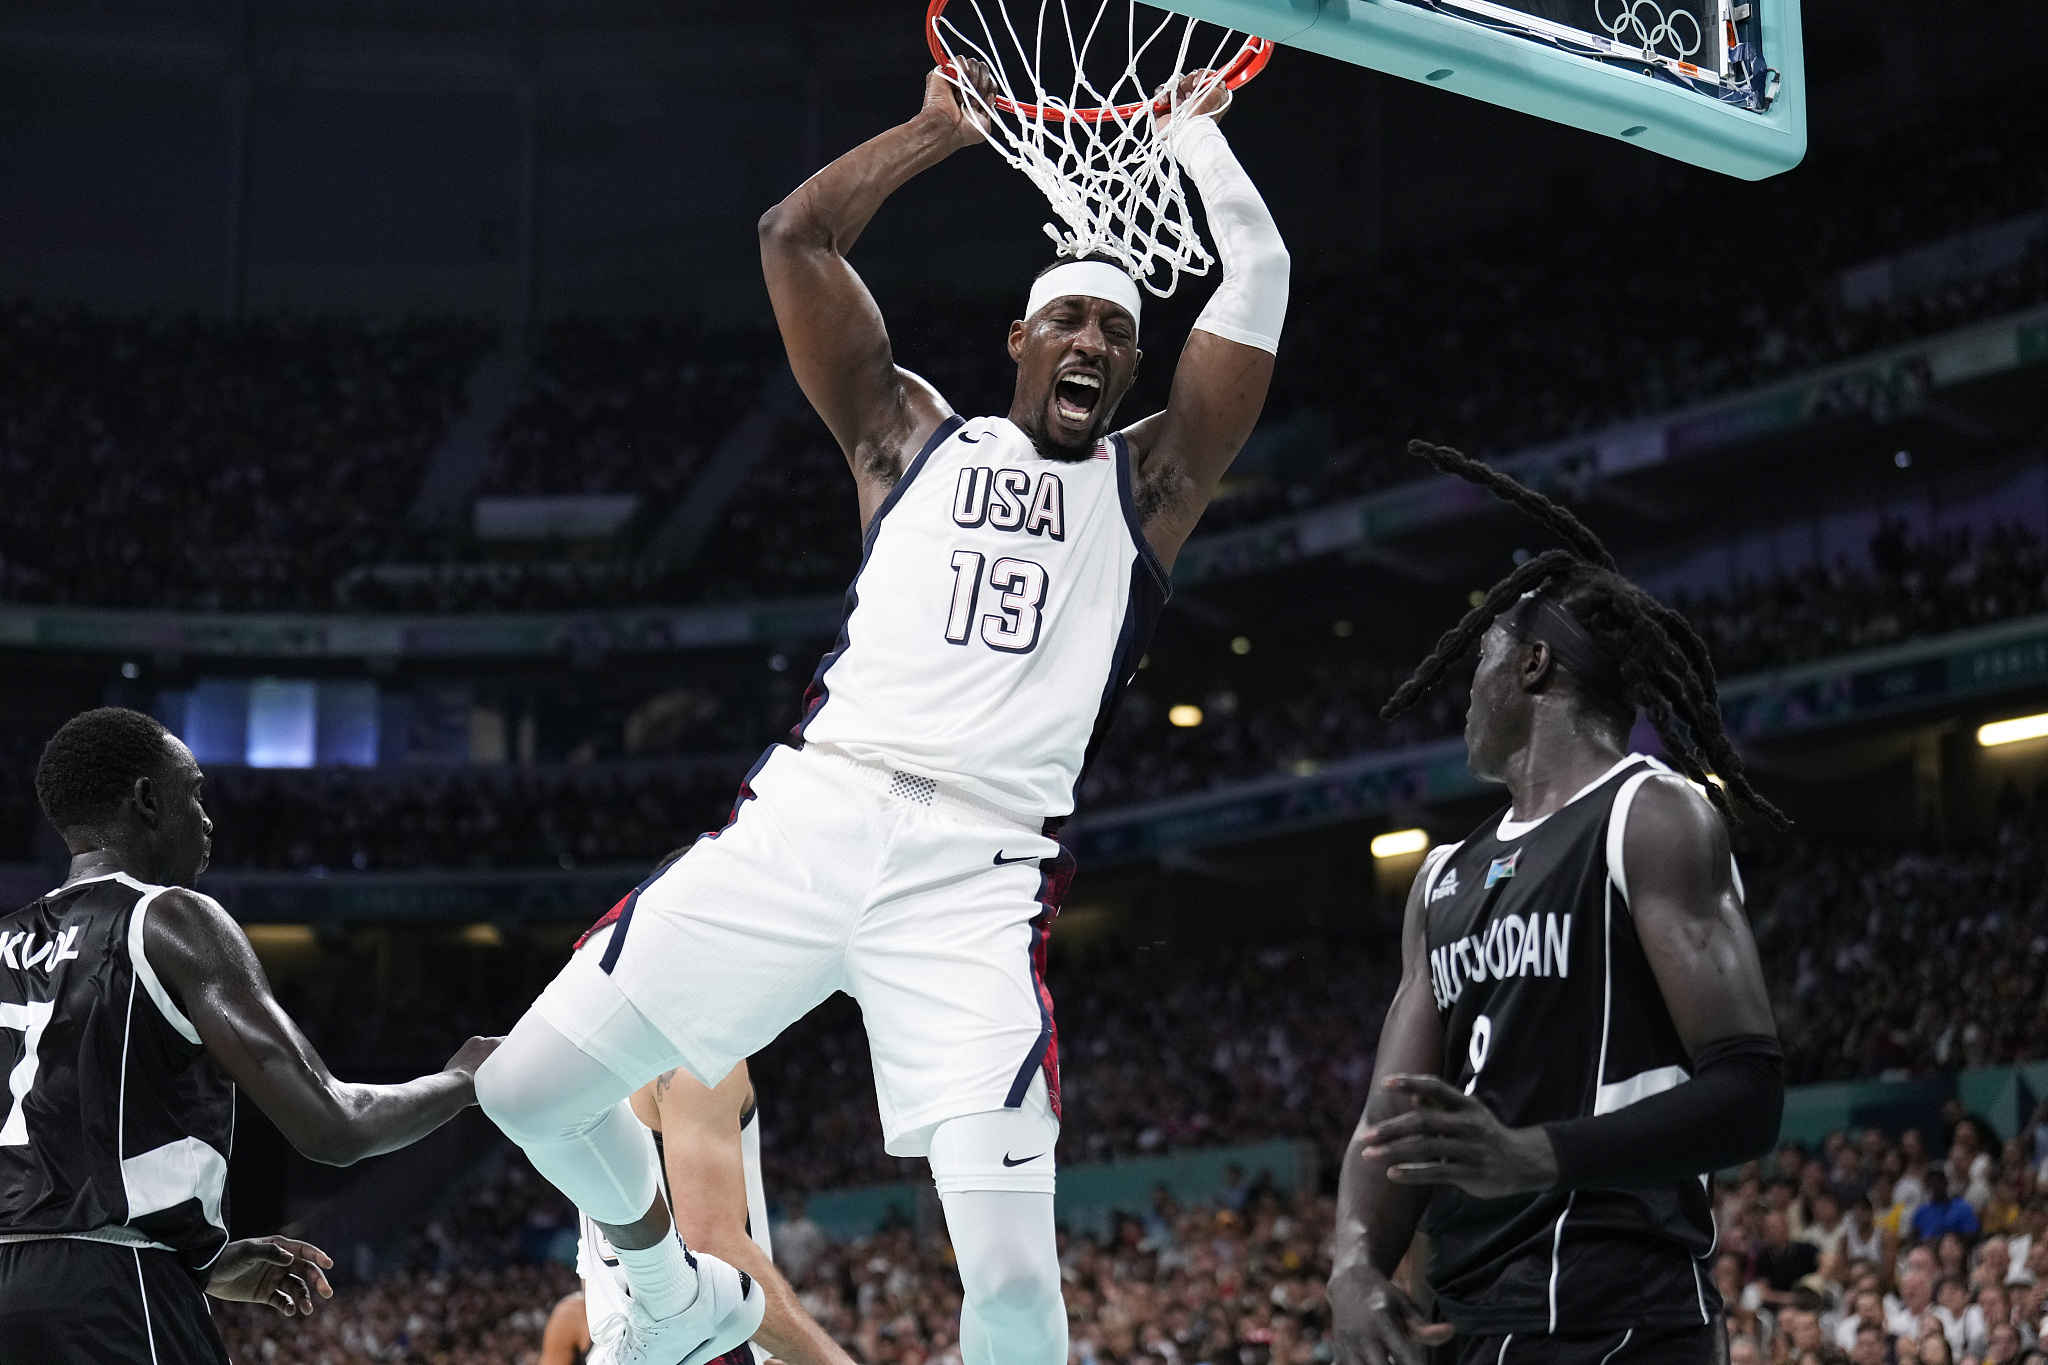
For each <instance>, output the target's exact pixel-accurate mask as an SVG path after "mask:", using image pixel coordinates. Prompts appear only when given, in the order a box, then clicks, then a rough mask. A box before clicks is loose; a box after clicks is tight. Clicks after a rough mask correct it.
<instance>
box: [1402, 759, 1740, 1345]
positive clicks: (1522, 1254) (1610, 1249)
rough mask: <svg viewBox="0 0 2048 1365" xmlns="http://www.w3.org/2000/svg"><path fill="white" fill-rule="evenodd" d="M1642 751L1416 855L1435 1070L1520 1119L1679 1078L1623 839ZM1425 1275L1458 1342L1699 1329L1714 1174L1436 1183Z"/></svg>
mask: <svg viewBox="0 0 2048 1365" xmlns="http://www.w3.org/2000/svg"><path fill="white" fill-rule="evenodd" d="M1660 771H1666V770H1665V769H1664V768H1663V765H1661V764H1658V763H1656V762H1655V760H1652V759H1647V758H1644V757H1642V756H1640V755H1636V756H1631V757H1630V758H1628V759H1625V760H1624V761H1623V762H1621V763H1619V764H1617V765H1616V766H1615V767H1614V768H1613V769H1611V770H1610V771H1609V772H1608V773H1607V774H1606V775H1605V776H1604V777H1602V778H1601V779H1600V780H1599V781H1598V782H1595V783H1594V784H1593V785H1592V786H1590V787H1588V788H1587V789H1586V790H1584V791H1582V792H1580V793H1579V795H1578V796H1576V797H1574V798H1573V799H1572V801H1571V802H1570V803H1569V804H1567V805H1566V806H1564V807H1563V808H1561V809H1560V810H1558V811H1556V812H1555V813H1553V814H1551V815H1550V816H1548V817H1546V818H1544V819H1542V820H1538V821H1534V822H1523V823H1519V824H1517V823H1514V822H1511V821H1510V820H1509V819H1508V816H1509V814H1511V812H1510V811H1503V812H1501V814H1500V815H1499V816H1497V817H1495V818H1493V819H1490V820H1488V821H1487V822H1486V823H1485V824H1484V825H1482V826H1480V827H1479V829H1477V830H1476V831H1474V832H1473V834H1472V835H1471V837H1469V838H1467V839H1466V840H1465V841H1464V842H1463V843H1461V844H1457V845H1455V846H1453V847H1451V848H1449V849H1448V850H1443V851H1440V852H1439V853H1434V854H1432V855H1431V857H1430V858H1429V859H1428V860H1427V861H1426V862H1425V863H1424V865H1423V872H1422V876H1423V878H1424V890H1423V895H1424V898H1425V909H1426V920H1427V937H1428V947H1429V976H1430V986H1431V988H1432V990H1433V991H1434V992H1435V995H1436V1004H1437V1010H1438V1017H1439V1018H1440V1019H1441V1020H1442V1021H1443V1032H1444V1052H1443V1058H1442V1073H1441V1074H1442V1075H1443V1077H1444V1079H1446V1080H1448V1081H1450V1082H1451V1083H1453V1084H1455V1085H1457V1086H1458V1087H1459V1088H1461V1089H1463V1090H1464V1091H1465V1093H1467V1094H1469V1095H1473V1096H1476V1097H1477V1098H1478V1099H1480V1100H1481V1101H1483V1102H1484V1103H1485V1104H1486V1106H1487V1107H1488V1108H1489V1109H1491V1110H1492V1111H1493V1112H1494V1113H1495V1114H1496V1115H1498V1116H1499V1118H1500V1120H1501V1121H1502V1122H1503V1123H1505V1124H1507V1125H1509V1126H1510V1127H1517V1128H1519V1127H1526V1126H1529V1125H1532V1124H1539V1123H1548V1122H1552V1121H1555V1120H1559V1119H1572V1118H1582V1117H1586V1116H1588V1115H1593V1114H1605V1113H1611V1112H1613V1111H1614V1110H1617V1109H1620V1108H1623V1107H1624V1106H1626V1105H1629V1104H1633V1103H1635V1102H1636V1101H1637V1100H1640V1099H1643V1098H1645V1097H1647V1096H1650V1095H1654V1094H1657V1093H1658V1092H1660V1091H1663V1090H1668V1089H1670V1088H1671V1087H1672V1086H1674V1085H1677V1084H1679V1083H1680V1082H1682V1081H1684V1080H1686V1079H1687V1078H1688V1072H1687V1069H1686V1068H1687V1065H1688V1062H1689V1060H1690V1059H1689V1058H1688V1056H1687V1055H1686V1051H1685V1048H1684V1046H1683V1044H1682V1043H1681V1042H1680V1041H1679V1037H1678V1030H1677V1028H1676V1027H1675V1026H1674V1025H1673V1024H1672V1022H1671V1015H1670V1012H1669V1011H1668V1010H1667V1009H1666V1008H1665V1005H1664V997H1663V994H1662V992H1661V991H1660V990H1659V989H1658V986H1657V981H1656V978H1655V977H1654V976H1653V975H1652V974H1651V971H1650V964H1649V961H1648V959H1647V958H1646V957H1645V956H1644V953H1643V947H1642V943H1641V941H1640V940H1639V939H1638V938H1637V937H1636V932H1635V922H1634V920H1633V919H1632V918H1631V917H1630V914H1629V908H1628V900H1627V897H1626V887H1625V883H1624V879H1623V877H1622V875H1621V868H1620V862H1621V834H1622V829H1623V828H1624V826H1625V822H1626V820H1627V809H1628V806H1629V805H1630V804H1631V803H1632V802H1633V800H1634V797H1635V793H1636V790H1637V789H1638V788H1639V787H1640V786H1641V785H1642V783H1643V782H1644V781H1645V780H1647V779H1648V778H1650V777H1652V776H1653V775H1655V774H1656V773H1657V772H1660ZM1423 1226H1424V1228H1425V1230H1426V1231H1427V1232H1428V1233H1429V1236H1430V1247H1431V1266H1430V1274H1429V1280H1430V1284H1431V1286H1432V1287H1433V1288H1434V1289H1435V1291H1436V1296H1437V1301H1438V1303H1439V1304H1440V1305H1441V1306H1442V1308H1443V1312H1444V1317H1445V1319H1446V1320H1447V1321H1448V1322H1450V1323H1451V1325H1452V1326H1454V1327H1455V1328H1457V1330H1458V1331H1459V1332H1460V1333H1461V1334H1465V1335H1473V1336H1494V1335H1499V1334H1502V1333H1509V1332H1531V1333H1544V1332H1574V1333H1577V1332H1601V1331H1606V1330H1609V1329H1613V1330H1615V1331H1620V1330H1623V1329H1626V1328H1631V1327H1634V1328H1644V1327H1651V1326H1658V1325H1664V1326H1673V1327H1676V1326H1683V1325H1687V1324H1699V1323H1702V1322H1705V1321H1707V1320H1708V1319H1709V1317H1710V1316H1711V1315H1712V1314H1713V1313H1714V1312H1716V1311H1718V1310H1719V1308H1720V1300H1719V1298H1718V1296H1717V1295H1716V1294H1715V1291H1714V1285H1713V1281H1712V1279H1711V1277H1710V1276H1708V1275H1707V1274H1706V1268H1705V1267H1704V1266H1703V1265H1702V1264H1701V1261H1702V1259H1703V1258H1705V1257H1707V1256H1709V1255H1710V1254H1711V1253H1712V1251H1713V1246H1714V1223H1713V1214H1712V1207H1711V1203H1710V1201H1709V1198H1708V1192H1707V1178H1706V1177H1705V1176H1701V1177H1698V1178H1694V1179H1686V1180H1678V1181H1674V1182H1672V1183H1670V1184H1668V1185H1660V1186H1652V1187H1646V1188H1637V1189H1629V1190H1600V1189H1578V1190H1571V1191H1547V1192H1544V1193H1539V1194H1529V1195H1516V1196H1513V1197H1510V1198H1507V1199H1475V1198H1473V1197H1471V1196H1469V1195H1467V1194H1465V1193H1463V1192H1462V1191H1460V1190H1458V1189H1457V1188H1455V1187H1453V1186H1448V1185H1446V1186H1439V1187H1437V1189H1436V1191H1435V1193H1434V1194H1433V1195H1432V1197H1431V1199H1430V1204H1429V1209H1428V1212H1427V1214H1426V1216H1425V1218H1424V1222H1423Z"/></svg>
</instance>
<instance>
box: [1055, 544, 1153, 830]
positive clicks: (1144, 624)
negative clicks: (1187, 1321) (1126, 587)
mask: <svg viewBox="0 0 2048 1365" xmlns="http://www.w3.org/2000/svg"><path fill="white" fill-rule="evenodd" d="M1138 544H1139V545H1140V546H1141V547H1143V546H1145V542H1144V540H1143V539H1142V538H1140V539H1139V541H1138ZM1145 550H1146V554H1147V555H1150V553H1151V550H1150V547H1145ZM1152 564H1153V566H1154V567H1155V569H1156V566H1157V564H1158V561H1157V560H1156V559H1154V560H1152ZM1138 569H1139V564H1138V563H1133V564H1132V565H1131V591H1130V596H1129V597H1128V598H1127V599H1126V601H1125V603H1124V623H1123V626H1122V628H1121V629H1120V630H1118V632H1117V637H1116V652H1115V653H1114V654H1112V655H1111V656H1110V659H1109V677H1108V679H1107V680H1105V681H1104V682H1103V684H1102V701H1101V703H1100V704H1099V705H1098V706H1097V707H1096V710H1095V728H1094V729H1093V730H1092V731H1091V732H1090V733H1089V735H1088V747H1087V748H1086V749H1083V750H1082V751H1081V771H1080V772H1078V773H1076V774H1075V775H1074V790H1073V791H1072V792H1071V793H1070V794H1069V796H1070V799H1073V800H1078V799H1079V797H1080V795H1081V784H1082V783H1083V782H1086V781H1087V780H1088V770H1089V769H1090V768H1092V767H1093V766H1094V765H1095V758H1096V755H1097V754H1099V753H1100V752H1101V750H1102V745H1103V741H1105V740H1107V739H1108V738H1109V727H1110V726H1111V725H1112V724H1113V723H1114V722H1115V720H1116V706H1117V701H1118V700H1119V699H1120V698H1121V697H1122V696H1123V692H1124V689H1125V688H1126V687H1128V686H1130V683H1131V679H1132V678H1135V677H1136V676H1137V675H1138V660H1139V659H1141V658H1143V657H1144V655H1145V649H1146V647H1147V646H1148V645H1150V644H1151V643H1152V632H1153V630H1154V629H1156V628H1157V627H1158V625H1159V614H1160V612H1162V611H1164V610H1165V608H1166V599H1167V597H1168V595H1169V594H1170V592H1171V589H1169V588H1168V587H1167V585H1166V582H1165V580H1164V578H1163V577H1148V576H1147V575H1145V574H1142V573H1140V572H1138Z"/></svg>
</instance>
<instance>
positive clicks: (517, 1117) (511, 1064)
mask: <svg viewBox="0 0 2048 1365" xmlns="http://www.w3.org/2000/svg"><path fill="white" fill-rule="evenodd" d="M632 1091H633V1087H632V1086H631V1085H629V1084H628V1083H627V1082H626V1081H625V1080H624V1079H623V1078H621V1077H620V1076H619V1075H618V1073H616V1072H614V1071H613V1070H611V1068H609V1067H607V1066H606V1065H604V1063H602V1062H600V1061H598V1060H597V1059H596V1058H594V1057H591V1056H590V1055H588V1054H587V1053H585V1052H583V1051H581V1050H580V1049H578V1048H577V1047H576V1045H575V1044H574V1043H571V1042H570V1041H569V1040H568V1039H567V1038H564V1037H563V1036H562V1035H561V1034H560V1033H559V1032H558V1031H556V1029H555V1028H554V1027H553V1026H552V1025H550V1024H549V1023H548V1022H547V1021H546V1020H544V1019H541V1018H539V1017H538V1016H536V1015H534V1014H532V1013H529V1014H527V1015H526V1016H525V1017H524V1018H522V1019H521V1020H520V1021H519V1023H518V1024H517V1025H515V1026H514V1027H513V1029H512V1032H511V1033H510V1034H509V1035H507V1037H506V1039H505V1041H504V1042H503V1043H501V1044H499V1046H498V1050H497V1051H496V1052H494V1053H492V1054H491V1055H490V1057H489V1058H487V1059H486V1060H485V1061H484V1064H483V1065H482V1066H481V1067H479V1068H477V1073H476V1099H477V1103H478V1105H480V1106H481V1107H482V1109H483V1111H484V1113H485V1114H487V1115H489V1116H490V1119H491V1122H493V1123H495V1124H497V1125H498V1127H499V1128H500V1129H502V1130H503V1131H504V1133H505V1136H507V1137H509V1138H511V1139H512V1140H513V1141H514V1142H516V1143H518V1144H519V1145H520V1147H521V1148H522V1149H524V1150H525V1152H526V1155H527V1156H528V1158H529V1159H531V1160H532V1162H533V1164H534V1168H535V1169H536V1170H538V1171H539V1172H540V1173H541V1174H542V1175H543V1176H545V1177H547V1179H548V1180H549V1182H550V1183H552V1184H553V1185H554V1186H555V1188H557V1189H559V1190H560V1191H561V1192H562V1193H563V1194H566V1195H567V1196H569V1198H570V1200H572V1201H573V1202H574V1203H575V1204H576V1206H577V1207H578V1208H580V1209H582V1210H583V1211H584V1212H585V1213H587V1214H589V1215H590V1216H591V1217H592V1218H595V1219H596V1220H597V1221H598V1222H600V1223H614V1224H618V1223H630V1222H632V1221H633V1220H635V1219H636V1218H639V1217H640V1216H641V1215H642V1214H644V1213H646V1212H647V1209H648V1207H649V1206H650V1205H652V1204H653V1202H654V1195H655V1191H656V1190H657V1189H658V1188H659V1186H658V1184H657V1181H658V1179H659V1170H658V1163H659V1157H658V1156H657V1155H656V1153H655V1150H654V1137H653V1135H652V1134H651V1133H649V1132H648V1131H647V1128H646V1125H644V1124H642V1123H641V1122H640V1120H639V1119H637V1118H635V1117H633V1111H632V1109H631V1108H630V1107H629V1106H628V1105H627V1104H626V1103H625V1101H626V1097H627V1096H628V1095H630V1094H631V1093H632Z"/></svg>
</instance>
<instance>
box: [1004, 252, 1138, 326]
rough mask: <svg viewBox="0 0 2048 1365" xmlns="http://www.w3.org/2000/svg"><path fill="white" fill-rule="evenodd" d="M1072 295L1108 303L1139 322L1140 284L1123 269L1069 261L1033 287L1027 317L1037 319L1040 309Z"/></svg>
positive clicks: (1025, 314) (1037, 281)
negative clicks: (1102, 300)
mask: <svg viewBox="0 0 2048 1365" xmlns="http://www.w3.org/2000/svg"><path fill="white" fill-rule="evenodd" d="M1070 294H1085V295H1087V296H1088V297H1089V298H1091V299H1104V300H1107V301H1108V302H1110V303H1113V304H1115V305H1116V306H1117V307H1119V308H1121V309H1123V310H1124V311H1125V312H1126V313H1129V314H1130V315H1131V321H1132V322H1134V323H1135V322H1137V321H1139V318H1140V313H1141V306H1140V303H1139V299H1138V282H1137V281H1136V280H1134V279H1132V278H1131V277H1130V276H1129V275H1127V274H1125V273H1124V270H1123V267H1121V266H1114V265H1110V264H1109V263H1108V262H1106V261H1069V262H1067V263H1066V264H1065V265H1056V266H1054V267H1053V268H1052V269H1050V270H1048V271H1046V272H1045V273H1044V274H1043V275H1040V276H1039V277H1038V278H1037V279H1036V280H1034V281H1032V283H1031V297H1030V298H1029V299H1028V300H1027V301H1026V302H1025V304H1024V316H1025V317H1027V318H1029V317H1036V316H1037V315H1038V310H1039V309H1041V308H1043V307H1045V305H1047V304H1048V303H1051V302H1052V301H1053V300H1054V299H1063V298H1066V297H1067V296H1068V295H1070Z"/></svg>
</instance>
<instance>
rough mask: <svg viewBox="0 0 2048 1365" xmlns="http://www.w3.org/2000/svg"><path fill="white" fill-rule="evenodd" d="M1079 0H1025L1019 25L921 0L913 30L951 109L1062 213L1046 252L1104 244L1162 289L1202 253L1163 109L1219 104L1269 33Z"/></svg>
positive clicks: (979, 9)
mask: <svg viewBox="0 0 2048 1365" xmlns="http://www.w3.org/2000/svg"><path fill="white" fill-rule="evenodd" d="M1018 3H1019V6H1020V9H1021V8H1023V7H1024V6H1026V5H1028V4H1029V3H1030V0H1018ZM1070 5H1071V8H1070ZM1090 7H1091V6H1090V0H1038V5H1037V14H1036V17H1035V19H1031V20H1030V22H1027V23H1026V24H1025V25H1024V26H1023V27H1022V28H1020V27H1019V25H1018V23H1017V22H1016V19H1015V17H1014V16H1012V15H1011V14H1010V13H1009V11H1008V10H1007V9H1006V8H1005V0H966V3H965V4H964V5H958V6H949V3H948V0H931V5H930V8H929V10H928V12H927V16H926V29H927V36H928V39H929V41H930V44H931V49H932V55H933V57H934V58H935V59H936V60H937V61H938V63H939V70H940V72H941V73H942V74H943V75H944V76H945V77H946V79H947V80H948V81H950V82H951V83H952V85H953V87H954V89H955V90H957V91H958V92H959V99H960V102H961V107H962V109H963V110H964V111H966V112H968V113H969V114H971V115H973V116H974V117H975V121H976V122H977V123H978V124H981V125H982V126H983V127H984V128H985V129H986V130H987V137H988V141H989V144H990V145H991V146H993V147H994V148H995V149H996V151H997V152H998V153H1000V154H1001V155H1002V157H1003V159H1004V160H1005V161H1008V162H1009V163H1010V164H1011V165H1012V166H1014V167H1016V168H1017V169H1018V170H1020V171H1022V172H1023V173H1024V174H1025V176H1027V177H1028V178H1029V179H1030V181H1031V183H1032V184H1034V185H1036V186H1037V187H1038V189H1039V191H1040V193H1042V194H1044V195H1045V197H1046V200H1047V202H1049V203H1050V204H1051V205H1052V209H1053V212H1054V214H1056V215H1057V216H1058V217H1059V220H1060V223H1061V224H1064V228H1062V227H1061V226H1060V225H1057V224H1053V223H1047V224H1046V225H1045V231H1046V235H1047V236H1049V237H1051V238H1052V240H1053V242H1054V244H1055V245H1056V246H1057V247H1058V248H1059V251H1060V253H1061V254H1062V255H1064V256H1070V257H1079V256H1085V255H1090V254H1098V253H1099V254H1101V255H1105V256H1108V257H1110V258H1111V259H1113V260H1115V261H1116V262H1117V263H1118V264H1120V265H1122V266H1123V268H1124V269H1125V270H1127V271H1129V272H1130V273H1131V275H1132V276H1134V277H1135V278H1136V279H1138V280H1139V281H1140V282H1141V283H1143V284H1144V286H1145V288H1146V289H1148V290H1150V291H1151V292H1152V293H1153V294H1156V295H1159V296H1161V297H1164V296H1166V295H1168V294H1171V293H1172V292H1173V290H1174V287H1175V286H1176V285H1177V284H1179V282H1180V277H1181V276H1182V275H1183V274H1187V275H1205V274H1207V273H1208V270H1209V267H1210V265H1212V264H1213V263H1214V258H1213V257H1212V256H1211V255H1210V254H1209V250H1208V248H1207V247H1205V246H1204V245H1203V244H1202V239H1201V237H1200V235H1199V234H1198V233H1197V232H1196V231H1195V226H1194V220H1193V217H1192V215H1191V214H1190V212H1189V206H1188V198H1187V191H1186V189H1185V187H1184V186H1183V185H1182V183H1181V175H1180V164H1179V162H1178V161H1177V160H1176V159H1175V156H1174V150H1173V138H1172V136H1171V134H1172V130H1173V125H1174V121H1175V120H1176V119H1177V118H1185V117H1189V116H1191V114H1193V113H1196V112H1200V113H1220V112H1221V110H1222V108H1223V107H1226V106H1227V105H1228V102H1229V93H1228V92H1229V91H1230V90H1233V89H1235V88H1236V87H1237V86H1239V85H1242V84H1243V83H1244V82H1246V81H1248V80H1250V79H1251V78H1252V77H1253V76H1255V75H1257V74H1258V73H1259V72H1260V71H1261V70H1262V69H1264V67H1265V65H1266V62H1267V61H1268V60H1269V59H1270V58H1271V56H1272V52H1273V45H1272V44H1271V43H1270V42H1268V41H1266V40H1265V39H1263V38H1255V37H1245V36H1243V35H1241V34H1238V33H1235V32H1233V31H1231V30H1229V29H1221V28H1218V27H1217V26H1216V25H1214V24H1204V23H1202V22H1200V21H1199V20H1195V19H1190V18H1186V17H1184V16H1182V15H1177V14H1170V13H1167V12H1165V11H1162V10H1155V9H1152V8H1151V7H1149V6H1145V5H1139V4H1137V3H1135V0H1093V5H1092V8H1093V11H1094V12H1093V14H1092V16H1091V15H1089V14H1088V13H1087V11H1088V10H1089V9H1090ZM949 9H950V11H951V12H949ZM1077 11H1078V13H1077ZM970 14H971V17H969V16H970ZM1028 17H1029V16H1027V18H1028ZM956 19H957V22H956ZM1233 49H1234V55H1233ZM1091 64H1092V66H1093V68H1094V73H1093V74H1091V71H1090V67H1091Z"/></svg>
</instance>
